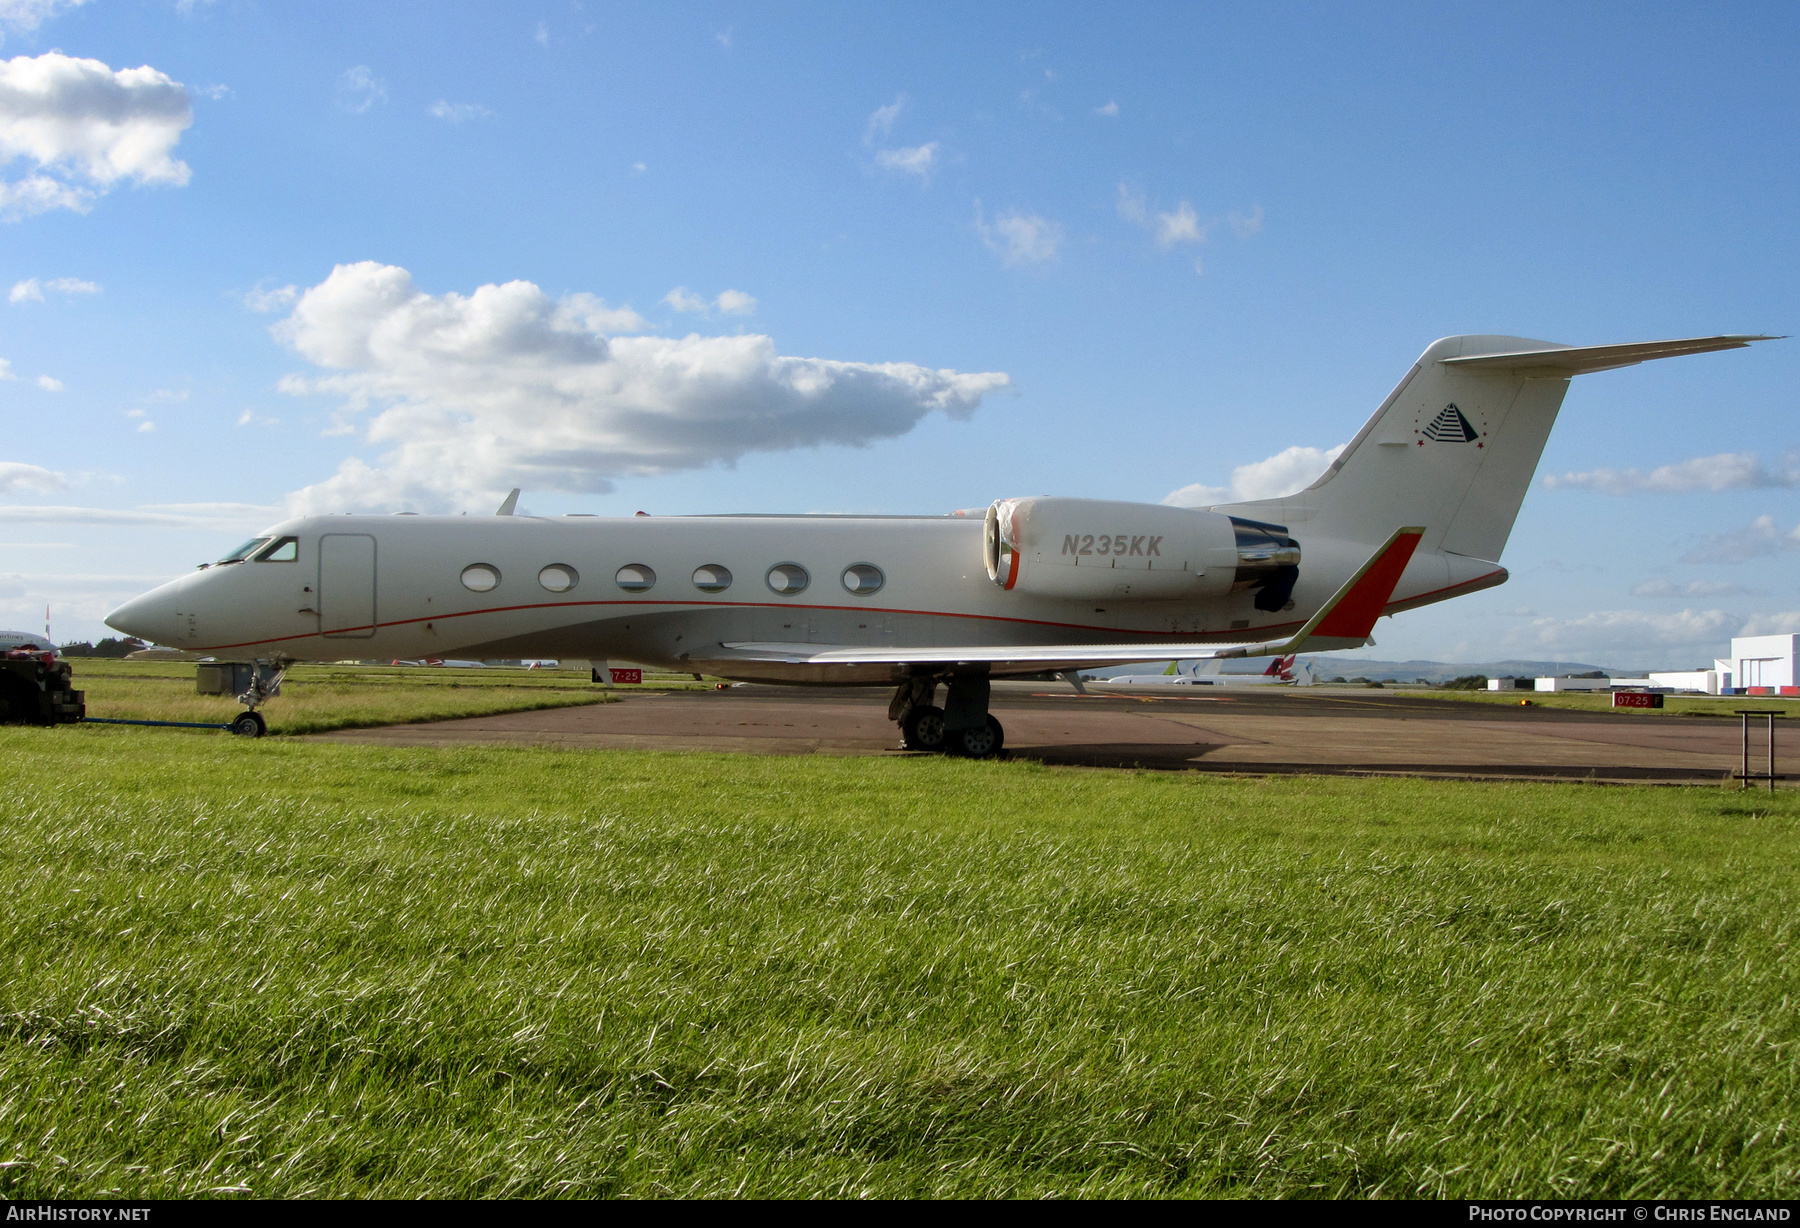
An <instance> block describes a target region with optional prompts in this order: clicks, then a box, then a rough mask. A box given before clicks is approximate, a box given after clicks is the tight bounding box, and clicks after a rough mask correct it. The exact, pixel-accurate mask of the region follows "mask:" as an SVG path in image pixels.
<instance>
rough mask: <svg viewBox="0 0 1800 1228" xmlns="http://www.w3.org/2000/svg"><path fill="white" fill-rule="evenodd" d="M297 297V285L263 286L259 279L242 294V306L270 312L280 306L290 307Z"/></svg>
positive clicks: (298, 293)
mask: <svg viewBox="0 0 1800 1228" xmlns="http://www.w3.org/2000/svg"><path fill="white" fill-rule="evenodd" d="M299 297H300V287H298V286H292V285H289V286H265V285H264V284H263V283H262V282H260V281H259V282H257V283H256V285H254V286H252V287H251V288H250V290H249V292H248V293H246V294H245V295H244V306H246V307H248V308H249V309H250V310H251V311H256V312H270V311H274V310H276V309H277V308H281V307H292V306H293V305H294V303H295V301H296V300H298V299H299Z"/></svg>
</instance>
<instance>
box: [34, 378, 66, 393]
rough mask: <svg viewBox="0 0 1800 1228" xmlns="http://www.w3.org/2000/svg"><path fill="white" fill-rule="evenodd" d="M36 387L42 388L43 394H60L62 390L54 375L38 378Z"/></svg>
mask: <svg viewBox="0 0 1800 1228" xmlns="http://www.w3.org/2000/svg"><path fill="white" fill-rule="evenodd" d="M37 386H38V387H39V388H42V389H43V390H44V391H45V392H61V391H62V390H63V382H62V381H61V380H59V379H57V378H56V377H55V376H54V375H40V376H38V377H37Z"/></svg>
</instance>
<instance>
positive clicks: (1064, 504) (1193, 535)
mask: <svg viewBox="0 0 1800 1228" xmlns="http://www.w3.org/2000/svg"><path fill="white" fill-rule="evenodd" d="M983 546H984V549H985V552H986V556H987V557H986V563H987V573H988V577H989V578H990V579H992V580H993V581H994V583H996V584H998V585H999V586H1000V587H1001V588H1004V589H1008V590H1013V591H1017V592H1022V593H1030V594H1032V595H1034V596H1038V597H1071V598H1080V599H1083V600H1096V599H1102V598H1104V599H1106V600H1109V601H1169V600H1184V599H1185V600H1196V599H1203V598H1208V597H1221V596H1224V595H1225V594H1227V593H1230V592H1232V591H1233V589H1234V588H1236V587H1238V563H1239V560H1238V534H1237V530H1236V527H1235V526H1234V525H1233V523H1232V519H1231V517H1229V516H1226V515H1223V514H1221V513H1219V512H1208V511H1198V510H1194V509H1191V508H1180V507H1163V506H1162V505H1160V504H1155V503H1113V502H1109V501H1106V500H1102V499H1050V498H1032V499H1001V500H999V501H998V502H996V503H994V504H993V506H991V507H989V508H988V510H987V529H986V532H985V534H984V535H983ZM1296 558H1297V553H1296Z"/></svg>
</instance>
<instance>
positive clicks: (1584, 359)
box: [1439, 333, 1780, 375]
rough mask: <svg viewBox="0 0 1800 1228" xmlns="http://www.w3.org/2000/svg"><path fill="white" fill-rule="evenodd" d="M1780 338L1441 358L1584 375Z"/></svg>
mask: <svg viewBox="0 0 1800 1228" xmlns="http://www.w3.org/2000/svg"><path fill="white" fill-rule="evenodd" d="M1779 340H1780V338H1779V337H1765V336H1762V335H1760V334H1751V333H1732V334H1728V335H1724V336H1718V337H1683V338H1681V339H1679V340H1675V341H1635V342H1632V343H1630V344H1628V345H1559V346H1557V347H1556V348H1554V349H1548V350H1514V351H1513V352H1511V353H1507V354H1471V355H1470V356H1469V357H1467V358H1444V359H1440V360H1439V361H1440V362H1442V363H1443V365H1444V366H1446V367H1465V368H1468V369H1470V370H1476V371H1479V370H1517V369H1519V368H1521V367H1529V368H1532V369H1542V370H1544V371H1553V372H1557V373H1559V374H1562V375H1584V374H1586V373H1588V372H1590V371H1611V370H1612V369H1614V368H1615V367H1629V366H1633V365H1635V364H1637V363H1640V362H1649V361H1650V360H1651V359H1653V358H1676V357H1679V356H1680V355H1683V354H1709V353H1711V352H1712V351H1714V350H1741V349H1743V348H1744V347H1745V346H1747V345H1749V344H1750V343H1751V342H1753V341H1779Z"/></svg>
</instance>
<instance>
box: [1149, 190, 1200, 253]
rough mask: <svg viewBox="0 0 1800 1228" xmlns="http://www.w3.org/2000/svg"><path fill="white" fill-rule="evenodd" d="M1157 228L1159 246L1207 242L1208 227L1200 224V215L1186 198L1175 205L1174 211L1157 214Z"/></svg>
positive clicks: (1157, 243)
mask: <svg viewBox="0 0 1800 1228" xmlns="http://www.w3.org/2000/svg"><path fill="white" fill-rule="evenodd" d="M1155 230H1156V245H1157V246H1158V247H1174V246H1175V245H1176V244H1177V243H1204V242H1206V230H1207V228H1206V227H1204V226H1202V225H1201V224H1200V215H1199V214H1198V213H1195V212H1194V206H1192V205H1190V204H1188V203H1187V201H1185V200H1184V201H1182V202H1181V203H1180V204H1179V205H1177V206H1176V207H1175V211H1174V212H1173V213H1159V214H1157V215H1156V227H1155Z"/></svg>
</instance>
